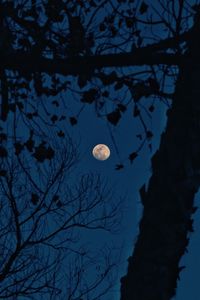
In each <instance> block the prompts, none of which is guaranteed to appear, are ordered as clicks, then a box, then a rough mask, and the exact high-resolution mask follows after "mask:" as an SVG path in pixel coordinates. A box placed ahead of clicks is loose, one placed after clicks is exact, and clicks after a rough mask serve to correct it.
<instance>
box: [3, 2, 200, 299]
mask: <svg viewBox="0 0 200 300" xmlns="http://www.w3.org/2000/svg"><path fill="white" fill-rule="evenodd" d="M191 2H192V3H191ZM128 4H129V5H128ZM1 11H2V15H1V24H2V27H1V28H2V41H1V56H0V63H1V69H2V71H1V95H2V108H1V115H2V120H3V121H4V122H5V121H6V120H7V119H8V117H9V115H10V114H11V113H12V111H13V110H14V111H15V110H17V111H19V112H20V114H21V115H23V117H24V121H25V122H27V123H28V125H29V126H33V124H34V120H35V119H36V120H38V119H39V120H40V122H41V126H40V127H41V128H43V127H44V125H45V124H46V123H48V122H49V124H51V125H52V124H53V125H54V126H55V127H56V125H57V124H59V122H60V121H62V120H63V119H65V118H66V117H68V119H69V121H70V123H71V125H72V126H74V125H76V124H77V122H78V116H79V115H80V113H82V111H83V107H84V106H85V105H89V104H94V105H95V110H96V113H97V115H98V116H99V117H101V118H104V119H106V120H107V122H108V123H109V124H111V125H112V126H116V125H117V124H118V123H119V121H120V119H121V117H122V115H123V113H124V112H125V111H126V109H127V108H128V106H129V107H131V109H133V117H135V118H139V120H140V121H141V124H142V128H143V132H142V133H141V135H140V136H139V139H140V142H141V145H140V146H139V147H138V149H134V151H133V152H132V153H130V156H129V160H130V162H133V160H134V159H136V157H137V155H138V154H139V151H140V149H141V148H142V147H143V146H144V144H145V143H147V144H148V146H149V148H151V140H152V137H153V133H152V132H151V130H149V128H148V125H147V121H146V119H145V118H144V116H145V114H146V115H147V116H149V115H150V116H151V114H153V111H154V108H155V106H156V104H155V101H157V100H160V101H162V102H165V103H166V104H168V106H169V110H168V113H167V114H168V123H167V128H166V131H165V133H164V134H163V135H162V137H161V143H160V149H159V150H158V152H157V153H156V154H155V155H154V156H153V158H152V177H151V179H150V182H149V185H148V188H147V189H146V188H145V186H143V187H142V188H141V190H140V195H141V200H142V203H143V205H144V210H143V216H142V219H141V222H140V234H139V236H138V240H137V242H136V245H135V247H134V253H133V256H132V257H131V258H130V259H129V267H128V273H127V275H126V276H125V277H124V278H123V279H122V285H121V299H122V300H124V299H126V300H129V299H133V298H134V299H135V300H137V299H138V300H139V299H146V300H151V299H161V300H165V299H170V298H171V297H172V296H173V295H174V294H175V288H176V281H177V278H178V275H179V272H180V270H181V269H182V267H179V261H180V258H181V256H182V255H183V253H184V252H185V251H186V247H187V244H188V232H189V231H192V230H193V228H192V219H191V215H192V214H193V213H194V212H195V210H196V208H195V207H194V206H193V200H194V195H195V193H196V191H197V190H198V187H199V150H198V149H199V139H198V132H199V122H198V119H199V106H198V100H197V99H198V95H199V88H198V77H199V76H198V74H199V58H198V53H199V42H198V39H197V38H196V37H197V36H198V34H199V31H200V29H199V24H200V13H199V5H198V1H190V3H188V2H187V1H184V0H179V1H167V0H166V1H160V0H157V1H155V3H153V4H151V5H150V4H147V3H146V2H145V1H138V2H137V4H135V3H134V1H128V2H127V1H126V0H120V1H119V0H118V1H117V0H116V1H103V0H102V1H97V0H96V1H90V2H89V3H88V1H81V0H80V1H78V0H77V1H67V2H65V1H62V0H60V1H58V0H57V1H55V0H51V1H43V2H42V3H40V2H37V1H26V2H24V3H20V2H19V3H18V2H16V3H15V4H10V3H8V2H7V1H3V3H2V4H1ZM75 35H77V36H78V37H79V40H80V41H81V43H80V44H79V43H77V39H76V36H75ZM72 45H73V47H72ZM72 48H73V49H74V51H72V50H73V49H72ZM130 67H131V68H130ZM133 67H134V68H133ZM71 76H73V78H72V77H71ZM66 78H67V79H66ZM74 79H76V82H75V80H74ZM175 84H176V87H175V89H174V88H173V87H174V85H175ZM169 85H171V87H170V88H169V87H168V86H169ZM22 91H23V93H22ZM65 91H66V92H67V93H69V94H70V93H71V94H72V95H75V94H78V95H79V96H80V102H81V104H82V105H83V106H82V107H81V109H80V110H78V112H77V114H76V115H72V116H71V115H67V112H66V114H61V112H62V111H63V108H64V107H65V104H66V103H63V102H62V93H64V92H65ZM35 95H37V102H36V100H35V98H34V96H35ZM44 95H46V96H52V97H54V96H55V97H58V95H60V100H59V101H58V100H54V101H53V105H54V106H56V107H58V108H59V109H60V110H58V113H57V114H52V113H51V112H50V110H49V109H48V107H49V104H48V103H47V101H46V102H45V101H44V99H43V98H44ZM115 95H117V96H116V97H115ZM124 95H129V96H128V97H129V99H128V97H126V98H125V100H124V99H123V96H124ZM31 96H32V98H31ZM150 96H153V98H152V97H150ZM148 97H149V99H150V100H149V102H147V104H145V105H143V103H142V101H143V100H144V98H148ZM13 99H14V100H13ZM126 99H128V100H126ZM152 99H153V100H152ZM129 100H130V101H129ZM146 101H147V100H146ZM110 102H112V105H110ZM25 103H26V104H25ZM35 103H37V106H36V105H35ZM44 120H45V121H44ZM60 135H62V132H60ZM123 167H124V165H123V163H122V162H120V163H119V164H118V165H117V166H116V169H117V170H120V169H122V168H123Z"/></svg>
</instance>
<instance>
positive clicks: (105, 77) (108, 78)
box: [98, 71, 118, 85]
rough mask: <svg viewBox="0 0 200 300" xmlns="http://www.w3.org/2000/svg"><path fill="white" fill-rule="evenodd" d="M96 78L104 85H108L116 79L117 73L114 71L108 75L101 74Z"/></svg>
mask: <svg viewBox="0 0 200 300" xmlns="http://www.w3.org/2000/svg"><path fill="white" fill-rule="evenodd" d="M98 76H99V78H100V79H101V81H102V83H103V84H104V85H110V84H112V83H114V82H115V81H116V80H117V79H118V76H117V73H116V72H115V71H112V72H111V73H110V74H104V73H103V72H102V73H100V74H98Z"/></svg>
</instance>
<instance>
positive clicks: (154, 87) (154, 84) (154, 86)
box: [148, 77, 160, 91]
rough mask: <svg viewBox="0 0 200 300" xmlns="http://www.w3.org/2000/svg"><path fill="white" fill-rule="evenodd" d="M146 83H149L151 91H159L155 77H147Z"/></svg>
mask: <svg viewBox="0 0 200 300" xmlns="http://www.w3.org/2000/svg"><path fill="white" fill-rule="evenodd" d="M148 83H149V86H150V88H151V89H152V90H153V91H159V89H160V85H159V83H158V81H157V80H156V79H155V78H151V77H150V78H149V79H148Z"/></svg>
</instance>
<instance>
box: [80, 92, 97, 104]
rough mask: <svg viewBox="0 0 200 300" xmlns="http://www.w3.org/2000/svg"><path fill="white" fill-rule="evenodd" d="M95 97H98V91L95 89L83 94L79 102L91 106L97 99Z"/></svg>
mask: <svg viewBox="0 0 200 300" xmlns="http://www.w3.org/2000/svg"><path fill="white" fill-rule="evenodd" d="M97 95H98V90H97V89H90V90H88V91H86V92H84V93H83V97H82V98H81V102H83V103H89V104H91V103H93V102H94V100H95V99H96V98H97Z"/></svg>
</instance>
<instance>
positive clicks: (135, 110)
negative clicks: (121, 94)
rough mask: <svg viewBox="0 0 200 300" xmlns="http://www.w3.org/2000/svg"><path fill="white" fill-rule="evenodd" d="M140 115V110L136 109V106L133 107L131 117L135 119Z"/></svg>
mask: <svg viewBox="0 0 200 300" xmlns="http://www.w3.org/2000/svg"><path fill="white" fill-rule="evenodd" d="M139 115H140V110H139V108H138V107H137V105H135V107H134V110H133V116H134V117H135V118H136V117H138V116H139Z"/></svg>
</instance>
